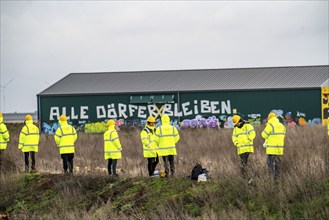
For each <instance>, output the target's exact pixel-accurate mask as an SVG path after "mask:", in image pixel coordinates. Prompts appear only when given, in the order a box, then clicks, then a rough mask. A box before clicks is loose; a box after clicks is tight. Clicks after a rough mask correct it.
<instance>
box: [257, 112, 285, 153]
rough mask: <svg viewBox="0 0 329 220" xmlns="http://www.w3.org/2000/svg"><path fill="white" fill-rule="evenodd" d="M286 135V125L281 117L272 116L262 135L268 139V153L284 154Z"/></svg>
mask: <svg viewBox="0 0 329 220" xmlns="http://www.w3.org/2000/svg"><path fill="white" fill-rule="evenodd" d="M285 136H286V128H285V127H284V125H283V124H281V123H280V122H279V119H277V118H275V117H274V118H271V119H270V120H269V121H268V123H267V124H266V127H265V129H264V131H263V132H262V137H263V138H264V139H265V140H266V154H270V155H283V146H284V138H285Z"/></svg>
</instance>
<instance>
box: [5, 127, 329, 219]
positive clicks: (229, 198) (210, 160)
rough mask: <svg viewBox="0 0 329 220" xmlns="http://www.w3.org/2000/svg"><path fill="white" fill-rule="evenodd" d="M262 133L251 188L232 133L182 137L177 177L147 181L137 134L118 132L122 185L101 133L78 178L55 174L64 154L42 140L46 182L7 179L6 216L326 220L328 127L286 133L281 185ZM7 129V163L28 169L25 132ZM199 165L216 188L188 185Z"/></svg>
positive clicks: (90, 140) (81, 159)
mask: <svg viewBox="0 0 329 220" xmlns="http://www.w3.org/2000/svg"><path fill="white" fill-rule="evenodd" d="M263 128H264V127H262V126H260V127H256V128H255V129H256V133H257V136H256V139H255V153H254V154H253V155H251V157H250V166H251V168H252V171H253V175H254V178H255V183H256V184H255V185H252V186H250V185H248V184H247V182H246V181H245V180H244V179H242V178H241V177H240V170H239V165H240V161H239V157H238V155H237V152H236V149H235V147H234V146H233V144H232V141H231V134H232V130H231V129H219V130H215V129H204V130H201V129H195V130H191V129H189V130H181V131H180V135H181V140H180V141H179V143H178V144H177V151H178V155H177V156H176V157H175V162H176V169H177V177H176V178H170V179H160V178H152V179H150V178H149V177H147V169H146V159H144V158H143V156H142V146H141V143H140V139H139V132H140V130H138V129H136V130H129V131H120V132H119V136H120V139H121V143H122V146H123V159H122V160H120V161H119V162H118V169H119V170H120V171H121V172H120V178H119V179H113V178H109V177H108V176H107V175H106V165H107V163H106V161H105V160H104V157H103V135H102V134H84V133H79V137H78V141H77V143H76V154H75V167H76V168H75V175H74V176H65V175H61V174H56V173H62V161H61V159H60V155H59V152H58V149H57V148H56V146H55V143H54V139H53V136H51V135H42V136H41V142H40V146H39V153H38V154H37V157H36V158H37V169H38V171H39V172H40V173H42V175H40V174H27V175H22V174H19V173H17V172H16V173H7V172H5V174H2V175H1V177H0V184H1V188H0V197H1V198H0V201H1V204H0V213H5V215H7V213H8V215H9V216H11V217H12V218H14V219H33V218H42V219H109V218H111V219H112V218H118V219H195V218H198V219H310V218H315V219H328V217H329V182H328V181H329V179H328V177H329V137H328V135H327V130H326V128H324V127H321V126H316V127H288V128H287V136H286V146H285V153H284V156H283V159H282V165H283V167H282V173H281V177H280V178H279V179H278V181H277V182H273V181H272V180H271V179H270V178H269V176H268V174H267V167H266V154H265V149H264V148H263V147H262V144H263V139H262V138H261V136H260V133H261V131H262V129H263ZM9 130H10V132H11V141H10V143H9V146H8V149H7V150H6V151H5V152H4V154H3V155H2V156H4V157H3V158H4V159H5V160H6V161H7V162H8V161H10V163H8V164H11V165H10V166H9V167H10V170H13V167H15V166H16V167H17V168H18V170H23V167H24V163H23V161H24V160H23V153H21V152H20V151H19V150H18V148H17V144H18V133H19V129H18V127H17V126H16V129H15V128H14V127H12V126H9ZM6 161H4V162H6ZM196 162H199V163H201V164H202V165H203V166H204V167H206V168H207V169H208V170H209V172H210V176H211V177H212V178H211V179H210V181H208V182H205V183H196V182H194V181H191V180H189V179H188V178H186V177H187V176H188V175H189V174H190V172H191V169H192V167H193V166H194V165H195V163H196ZM160 166H161V165H160ZM8 170H9V169H8ZM8 170H7V171H8ZM47 173H50V174H47Z"/></svg>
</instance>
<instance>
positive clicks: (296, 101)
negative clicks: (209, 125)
mask: <svg viewBox="0 0 329 220" xmlns="http://www.w3.org/2000/svg"><path fill="white" fill-rule="evenodd" d="M172 94H174V101H175V103H172V104H167V105H166V106H163V105H164V104H163V103H158V104H157V106H156V107H155V106H153V105H152V104H149V106H148V105H147V104H142V103H141V104H130V96H131V94H120V95H95V96H93V95H84V96H60V97H58V96H44V97H38V98H39V115H40V120H41V122H45V123H48V124H52V123H54V122H56V121H57V116H58V115H60V114H63V113H65V114H66V115H67V116H69V117H70V118H71V121H72V122H73V123H74V124H81V123H86V122H97V121H104V120H105V119H107V118H123V119H125V120H134V119H142V120H144V119H146V117H147V116H148V115H149V111H150V112H151V113H154V114H157V113H159V112H165V113H168V114H170V115H172V118H173V119H176V120H179V121H182V120H184V119H194V118H195V117H196V115H202V116H203V117H209V116H216V117H220V116H223V115H225V116H230V115H232V114H234V113H235V111H236V112H237V113H239V114H241V115H243V116H244V117H246V118H247V117H248V115H250V114H257V115H260V117H261V118H262V119H264V118H266V116H267V114H268V113H269V111H271V110H273V109H274V110H282V111H283V113H285V112H287V111H290V112H292V113H293V116H296V115H297V112H301V113H303V114H305V115H306V118H307V119H313V118H321V99H320V95H321V91H320V88H319V89H296V90H263V91H231V92H228V91H224V92H203V93H200V92H184V93H164V94H161V95H172ZM134 95H136V94H134ZM141 95H154V94H153V93H150V94H141ZM136 107H137V108H136ZM161 107H162V108H161ZM166 107H167V108H166ZM120 109H121V110H120ZM187 113H188V114H187Z"/></svg>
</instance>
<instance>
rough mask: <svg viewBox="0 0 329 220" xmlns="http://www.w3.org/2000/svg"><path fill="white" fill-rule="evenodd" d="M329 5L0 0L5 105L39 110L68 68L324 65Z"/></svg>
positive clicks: (328, 49)
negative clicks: (40, 100) (41, 99)
mask: <svg viewBox="0 0 329 220" xmlns="http://www.w3.org/2000/svg"><path fill="white" fill-rule="evenodd" d="M328 11H329V6H328V1H277V2H275V1H266V2H258V1H233V2H225V1H217V2H216V1H208V2H204V1H197V2H195V1H194V2H188V1H181V2H172V1H167V2H165V1H163V2H154V1H153V2H149V1H141V2H138V1H137V2H136V1H129V2H128V1H126V2H118V1H114V2H112V1H97V2H94V1H68V2H65V1H3V0H1V42H0V43H1V82H0V84H1V86H2V89H1V94H0V96H1V103H0V104H1V108H0V110H1V111H3V112H15V111H16V112H32V111H36V109H37V99H36V94H37V93H39V92H41V91H42V90H44V89H45V88H47V87H48V86H49V85H51V84H53V83H55V82H56V81H58V80H59V79H61V78H63V77H64V76H66V75H67V74H69V73H71V72H97V71H104V72H110V71H127V70H159V69H200V68H202V69H203V68H235V67H263V66H294V65H296V66H297V65H328V63H329V56H328V54H329V46H328V28H329V24H328ZM12 79H13V80H12ZM10 80H12V81H10ZM8 82H9V84H7V83H8ZM5 85H6V87H5V88H3V87H4V86H5ZM145 86H147V85H145ZM4 92H5V93H4ZM4 97H5V100H4ZM4 101H5V102H4Z"/></svg>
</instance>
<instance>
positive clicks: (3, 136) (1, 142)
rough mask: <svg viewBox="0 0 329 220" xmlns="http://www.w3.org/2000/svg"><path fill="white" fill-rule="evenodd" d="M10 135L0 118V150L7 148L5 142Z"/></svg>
mask: <svg viewBox="0 0 329 220" xmlns="http://www.w3.org/2000/svg"><path fill="white" fill-rule="evenodd" d="M9 139H10V135H9V131H8V129H7V126H6V125H5V123H3V117H0V150H5V149H6V148H7V142H9Z"/></svg>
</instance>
